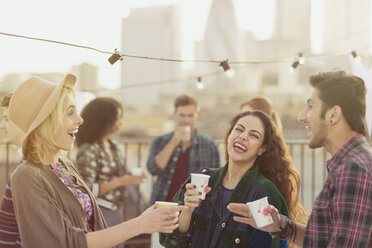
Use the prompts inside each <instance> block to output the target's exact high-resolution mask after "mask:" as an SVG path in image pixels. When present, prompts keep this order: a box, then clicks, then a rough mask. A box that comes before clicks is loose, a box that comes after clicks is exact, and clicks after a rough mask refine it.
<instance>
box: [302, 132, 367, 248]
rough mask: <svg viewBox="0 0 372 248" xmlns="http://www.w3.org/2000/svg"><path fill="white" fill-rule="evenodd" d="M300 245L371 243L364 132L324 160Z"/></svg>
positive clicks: (322, 245)
mask: <svg viewBox="0 0 372 248" xmlns="http://www.w3.org/2000/svg"><path fill="white" fill-rule="evenodd" d="M327 169H328V173H329V175H328V177H327V180H326V182H325V185H324V187H323V189H322V191H321V192H320V194H319V195H318V197H317V199H316V200H315V203H314V206H313V210H312V213H311V216H310V219H309V222H308V225H307V228H306V232H305V239H304V244H303V247H335V248H336V247H348V248H351V247H371V246H372V149H371V147H370V146H369V145H368V144H367V142H366V140H365V138H364V136H362V135H357V136H355V137H353V138H352V139H350V140H349V141H348V142H347V143H346V144H344V145H343V146H342V147H341V148H340V149H339V150H338V151H337V153H336V154H335V155H334V156H333V157H332V158H331V159H330V160H329V161H328V162H327Z"/></svg>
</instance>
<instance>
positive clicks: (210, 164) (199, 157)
mask: <svg viewBox="0 0 372 248" xmlns="http://www.w3.org/2000/svg"><path fill="white" fill-rule="evenodd" d="M172 136H173V133H169V134H165V135H163V136H159V137H157V138H155V139H154V141H153V142H152V143H151V148H150V154H149V158H148V160H147V169H148V170H149V172H150V173H151V174H152V175H153V176H157V180H155V182H154V186H153V190H152V195H151V200H150V204H153V203H154V202H155V201H165V199H166V197H167V195H168V192H169V189H170V186H171V184H172V179H173V175H174V172H175V169H176V165H177V161H178V158H179V156H180V153H181V145H178V146H177V148H176V149H175V150H174V151H173V154H172V156H171V157H170V159H169V162H168V164H167V166H166V168H165V169H164V170H162V169H160V168H159V167H158V165H157V164H156V162H155V157H156V155H158V154H159V153H160V152H161V151H162V150H163V148H164V147H165V146H166V145H167V144H168V142H169V141H170V140H171V138H172ZM219 167H220V156H219V153H218V149H217V146H216V144H215V143H214V142H213V141H212V140H210V139H209V138H207V137H205V136H202V135H200V134H198V133H197V132H195V134H194V135H193V136H192V145H191V149H190V158H189V169H188V172H189V173H188V176H189V175H190V173H193V172H196V171H200V170H201V169H202V168H219Z"/></svg>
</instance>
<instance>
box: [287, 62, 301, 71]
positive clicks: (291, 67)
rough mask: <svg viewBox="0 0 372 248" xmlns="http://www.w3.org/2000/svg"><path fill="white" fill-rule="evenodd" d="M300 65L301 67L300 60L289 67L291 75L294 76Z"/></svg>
mask: <svg viewBox="0 0 372 248" xmlns="http://www.w3.org/2000/svg"><path fill="white" fill-rule="evenodd" d="M299 65H300V62H299V61H298V60H296V61H295V62H293V63H292V65H291V66H290V67H289V73H291V74H292V73H293V72H294V71H295V70H296V68H297V67H298V66H299Z"/></svg>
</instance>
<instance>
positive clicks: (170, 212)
mask: <svg viewBox="0 0 372 248" xmlns="http://www.w3.org/2000/svg"><path fill="white" fill-rule="evenodd" d="M186 209H187V208H186V207H185V206H171V207H169V208H156V205H155V204H154V205H152V206H151V207H149V208H148V209H146V210H145V211H144V212H143V213H142V214H141V215H140V216H138V217H137V218H136V219H137V225H138V228H139V230H140V233H154V232H169V231H171V232H172V231H173V230H174V229H176V228H178V224H177V222H178V214H179V211H182V210H186Z"/></svg>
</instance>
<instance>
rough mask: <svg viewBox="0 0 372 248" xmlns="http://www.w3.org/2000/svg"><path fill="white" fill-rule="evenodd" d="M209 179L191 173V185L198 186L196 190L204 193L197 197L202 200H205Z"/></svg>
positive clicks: (206, 176)
mask: <svg viewBox="0 0 372 248" xmlns="http://www.w3.org/2000/svg"><path fill="white" fill-rule="evenodd" d="M209 178H210V176H209V175H205V174H197V173H191V184H194V185H195V186H196V190H197V191H199V192H201V193H202V194H201V195H197V196H195V197H197V198H199V199H202V200H204V199H205V195H206V192H207V187H208V182H209Z"/></svg>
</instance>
